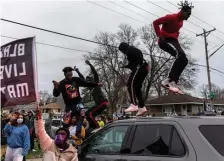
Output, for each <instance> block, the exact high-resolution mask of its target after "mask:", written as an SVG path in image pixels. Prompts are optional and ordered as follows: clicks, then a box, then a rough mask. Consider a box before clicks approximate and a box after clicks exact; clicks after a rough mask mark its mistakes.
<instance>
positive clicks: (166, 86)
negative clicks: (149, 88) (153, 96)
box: [162, 78, 170, 89]
mask: <svg viewBox="0 0 224 161" xmlns="http://www.w3.org/2000/svg"><path fill="white" fill-rule="evenodd" d="M169 83H170V78H166V79H165V80H163V81H162V86H163V87H164V88H167V89H169V87H170V85H169Z"/></svg>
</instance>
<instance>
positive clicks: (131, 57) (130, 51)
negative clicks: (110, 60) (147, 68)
mask: <svg viewBox="0 0 224 161" xmlns="http://www.w3.org/2000/svg"><path fill="white" fill-rule="evenodd" d="M119 50H120V51H121V52H123V53H124V54H125V55H126V56H127V60H128V65H125V66H124V67H125V68H129V69H130V70H134V69H135V68H136V67H137V66H138V65H142V64H143V61H144V58H143V54H142V52H141V50H139V49H137V48H136V47H134V46H129V45H128V44H127V43H125V42H122V43H121V44H120V46H119Z"/></svg>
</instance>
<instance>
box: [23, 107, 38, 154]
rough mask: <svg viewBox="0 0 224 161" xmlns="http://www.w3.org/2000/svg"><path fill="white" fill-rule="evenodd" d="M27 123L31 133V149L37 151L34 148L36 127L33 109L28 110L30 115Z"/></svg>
mask: <svg viewBox="0 0 224 161" xmlns="http://www.w3.org/2000/svg"><path fill="white" fill-rule="evenodd" d="M25 124H26V126H27V127H28V129H29V133H30V150H32V151H36V150H35V149H34V138H35V127H34V116H33V111H28V117H27V119H26V120H25Z"/></svg>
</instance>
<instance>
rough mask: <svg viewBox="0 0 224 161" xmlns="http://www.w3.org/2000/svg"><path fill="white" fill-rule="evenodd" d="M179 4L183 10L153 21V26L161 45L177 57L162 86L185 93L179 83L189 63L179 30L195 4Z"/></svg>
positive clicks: (186, 2)
mask: <svg viewBox="0 0 224 161" xmlns="http://www.w3.org/2000/svg"><path fill="white" fill-rule="evenodd" d="M178 5H179V6H181V8H180V9H181V10H180V11H179V12H178V13H175V14H168V15H166V16H164V17H160V18H158V19H157V20H155V21H153V27H154V29H155V33H156V35H157V37H158V38H159V40H158V45H159V47H160V48H161V49H162V50H164V51H166V52H168V53H169V54H170V55H171V56H173V57H175V58H176V60H175V61H174V63H173V66H172V67H171V70H170V72H169V76H168V78H166V79H165V80H164V81H162V86H163V87H164V88H167V89H169V90H171V91H173V92H175V93H178V94H184V93H183V92H182V91H181V90H180V89H179V87H178V86H177V83H178V81H179V77H180V75H181V73H182V72H183V70H184V68H185V67H186V66H187V64H188V59H187V57H186V54H185V52H184V51H183V49H182V48H181V46H180V43H179V41H178V37H179V30H180V28H181V27H182V26H183V21H184V20H188V18H189V17H190V15H191V9H192V8H193V6H192V3H188V1H185V2H181V4H178ZM160 25H162V27H161V28H160Z"/></svg>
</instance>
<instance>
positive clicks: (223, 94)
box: [200, 84, 224, 99]
mask: <svg viewBox="0 0 224 161" xmlns="http://www.w3.org/2000/svg"><path fill="white" fill-rule="evenodd" d="M211 90H212V92H214V93H215V98H214V99H224V88H223V89H222V88H220V87H219V86H217V85H215V84H212V89H211ZM200 91H201V95H202V97H204V98H206V99H208V98H209V88H208V85H205V84H203V85H201V86H200Z"/></svg>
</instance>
